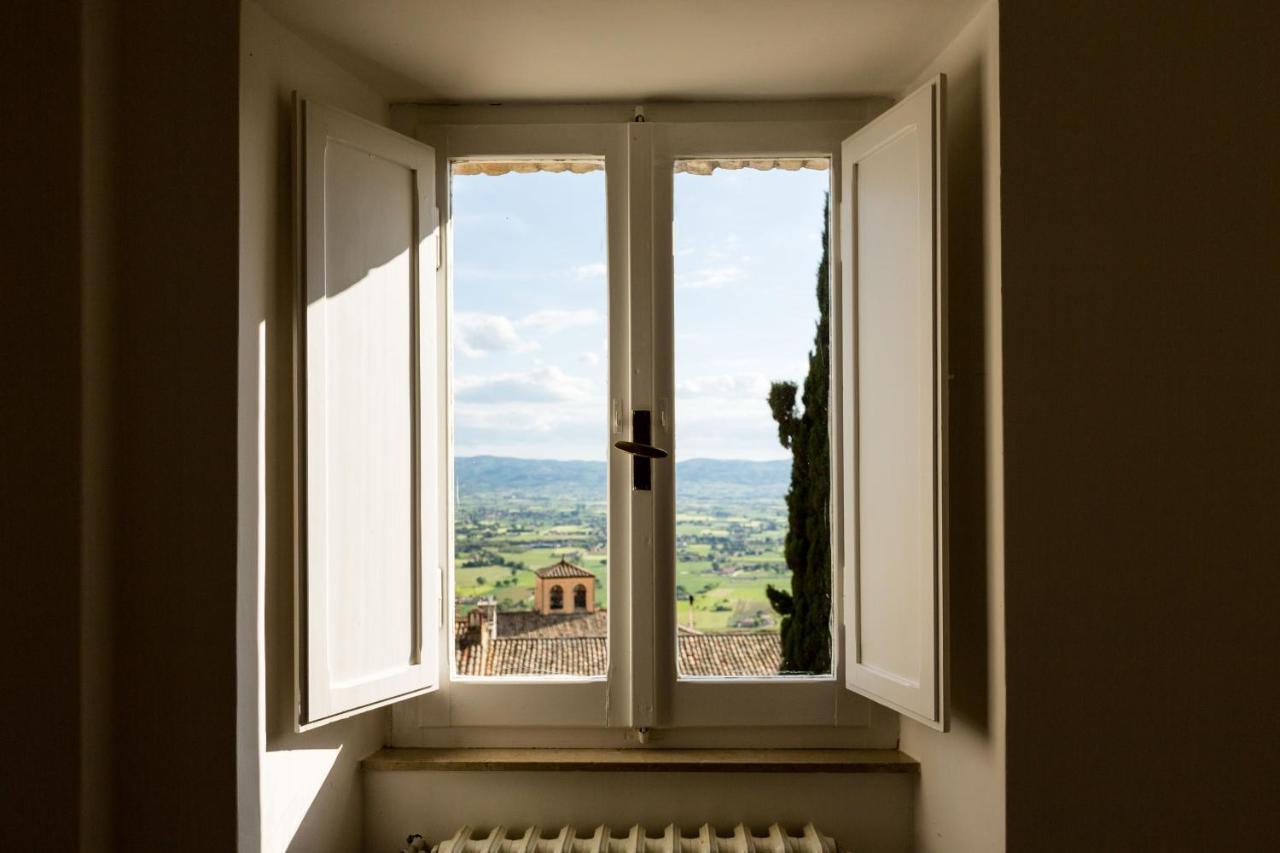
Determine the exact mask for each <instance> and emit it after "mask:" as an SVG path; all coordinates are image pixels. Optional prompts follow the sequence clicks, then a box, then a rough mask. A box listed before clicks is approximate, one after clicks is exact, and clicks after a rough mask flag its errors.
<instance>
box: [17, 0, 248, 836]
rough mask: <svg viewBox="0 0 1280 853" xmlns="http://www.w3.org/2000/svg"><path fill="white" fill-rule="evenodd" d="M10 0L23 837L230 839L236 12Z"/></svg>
mask: <svg viewBox="0 0 1280 853" xmlns="http://www.w3.org/2000/svg"><path fill="white" fill-rule="evenodd" d="M4 14H5V17H4V19H3V20H2V21H0V38H2V39H3V40H4V45H3V47H0V56H2V57H3V58H4V60H5V62H4V73H3V75H0V78H2V79H3V88H4V99H3V103H4V104H5V107H6V114H7V115H9V116H10V117H11V119H12V121H11V127H10V128H9V129H8V131H6V133H4V134H2V135H0V136H2V137H3V140H4V142H3V145H4V150H3V153H2V154H0V161H2V162H3V163H4V164H5V168H6V185H5V193H4V194H3V195H4V198H5V202H6V215H5V217H4V223H3V228H0V232H3V235H4V238H5V241H6V242H5V245H4V247H3V252H2V254H0V256H2V257H3V258H4V268H3V273H2V274H0V275H2V278H0V295H2V298H3V299H4V304H3V307H2V310H0V317H2V318H3V326H2V327H0V342H2V343H0V346H3V347H4V350H3V354H2V357H0V365H3V368H2V369H3V370H4V371H5V379H4V383H3V388H4V390H3V405H0V409H2V410H3V412H4V417H3V424H4V426H5V432H4V434H3V436H2V437H3V439H4V443H3V446H4V453H3V458H4V462H5V471H4V475H3V479H2V481H0V482H3V486H2V487H0V495H2V496H3V498H2V499H3V503H2V504H0V517H2V518H3V531H4V534H3V545H2V547H0V550H2V556H0V565H2V566H3V569H4V572H3V576H4V581H5V590H4V595H3V596H0V600H2V601H3V602H4V604H3V608H4V609H3V611H2V612H0V625H2V626H3V630H4V631H5V637H4V643H5V649H6V650H7V654H6V658H5V662H6V669H5V679H4V680H5V685H6V690H5V702H4V703H3V704H4V714H5V717H6V720H5V722H4V724H3V726H0V731H3V732H4V733H5V735H4V737H5V739H4V742H3V750H4V753H3V754H4V761H5V774H6V781H5V784H4V786H3V790H4V793H3V794H2V795H0V808H3V817H4V826H5V832H4V841H3V844H4V846H5V849H13V850H41V849H51V848H59V847H60V848H64V849H83V850H95V849H103V850H107V849H111V850H154V849H169V848H173V849H177V848H181V847H184V846H187V847H191V846H195V847H199V848H203V849H219V850H227V849H232V848H233V847H234V844H235V826H236V796H235V767H236V765H235V716H234V710H235V705H234V699H233V697H234V696H235V665H236V659H235V633H234V632H235V628H234V625H235V593H236V584H235V568H234V567H235V540H234V534H233V531H234V529H235V490H236V482H235V475H234V469H233V468H232V467H231V464H230V463H231V460H232V459H233V458H234V455H235V441H236V433H235V412H236V385H235V380H234V370H235V367H234V365H235V358H236V353H235V338H236V325H235V323H236V321H235V315H236V287H235V281H236V274H237V270H236V243H237V236H238V235H237V225H236V222H237V197H236V145H235V137H236V130H235V129H236V88H237V86H236V80H237V74H238V63H237V52H236V44H237V40H238V32H237V17H238V14H237V8H236V5H235V4H234V3H231V2H224V3H218V2H209V3H203V4H186V5H182V6H176V5H174V4H170V3H162V2H152V1H151V0H131V2H128V3H123V2H114V1H113V0H91V1H90V2H84V3H73V2H67V3H14V4H5V5H4ZM82 24H83V26H82ZM196 201H198V203H193V202H196ZM9 205H12V207H10V206H9ZM10 430H12V432H10Z"/></svg>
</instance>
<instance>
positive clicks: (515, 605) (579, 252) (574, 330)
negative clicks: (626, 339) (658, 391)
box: [451, 161, 608, 677]
mask: <svg viewBox="0 0 1280 853" xmlns="http://www.w3.org/2000/svg"><path fill="white" fill-rule="evenodd" d="M452 171H453V175H452V180H451V184H452V217H453V222H452V233H453V254H452V263H453V267H452V274H453V317H452V320H453V326H452V334H453V394H454V432H453V448H454V476H455V485H456V488H457V492H456V503H455V511H454V565H453V584H454V586H453V588H454V607H455V631H454V637H455V656H454V664H455V667H456V670H455V672H456V673H457V674H459V675H463V676H481V677H488V676H492V677H501V676H529V675H541V676H565V677H570V676H573V677H583V676H588V677H602V676H603V675H604V674H605V669H606V652H607V641H606V635H607V618H608V617H607V610H608V596H607V592H608V590H607V584H606V581H607V575H608V573H607V568H606V564H607V560H606V557H607V541H606V519H605V511H606V494H605V490H606V485H605V481H606V478H605V462H606V452H607V448H608V432H607V422H606V418H607V410H608V372H607V370H608V369H607V364H606V356H607V353H608V349H607V347H606V334H607V329H608V324H607V322H606V315H607V311H608V280H607V276H606V274H605V273H606V258H605V247H606V243H605V229H606V225H605V176H604V165H603V163H600V162H595V161H575V162H572V163H569V162H565V161H558V162H547V163H542V164H537V165H535V164H532V163H519V162H516V163H477V162H475V161H457V162H455V163H453V164H452Z"/></svg>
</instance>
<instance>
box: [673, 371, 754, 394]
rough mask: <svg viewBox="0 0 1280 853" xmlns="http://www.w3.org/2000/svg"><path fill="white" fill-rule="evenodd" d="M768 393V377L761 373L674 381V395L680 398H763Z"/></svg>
mask: <svg viewBox="0 0 1280 853" xmlns="http://www.w3.org/2000/svg"><path fill="white" fill-rule="evenodd" d="M768 393H769V378H768V377H767V376H765V375H764V374H762V373H731V374H722V375H719V376H698V377H695V378H693V379H685V380H683V381H680V382H677V383H676V395H677V397H678V398H681V399H692V398H697V397H715V398H720V399H735V398H749V399H751V400H760V399H764V398H765V395H767V394H768Z"/></svg>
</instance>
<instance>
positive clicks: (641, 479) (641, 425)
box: [613, 409, 670, 492]
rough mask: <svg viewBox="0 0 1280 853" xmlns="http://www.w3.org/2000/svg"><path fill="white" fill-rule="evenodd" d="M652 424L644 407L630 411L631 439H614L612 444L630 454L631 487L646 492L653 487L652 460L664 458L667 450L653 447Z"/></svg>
mask: <svg viewBox="0 0 1280 853" xmlns="http://www.w3.org/2000/svg"><path fill="white" fill-rule="evenodd" d="M652 440H653V426H652V423H651V422H650V416H649V412H648V410H646V409H636V410H635V411H634V412H632V413H631V441H615V442H614V443H613V446H614V447H616V448H618V449H619V450H621V451H622V452H623V453H630V454H631V457H632V458H631V488H633V489H636V490H638V491H642V492H647V491H649V490H651V489H652V488H653V460H654V459H666V458H667V456H668V455H670V454H668V453H667V451H665V450H663V449H662V448H661V447H654V446H653V445H652V444H650V443H649V442H650V441H652Z"/></svg>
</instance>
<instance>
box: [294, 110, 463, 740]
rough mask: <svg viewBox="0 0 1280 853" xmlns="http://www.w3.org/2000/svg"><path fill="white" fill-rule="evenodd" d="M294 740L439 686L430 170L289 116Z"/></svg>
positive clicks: (347, 126) (380, 135)
mask: <svg viewBox="0 0 1280 853" xmlns="http://www.w3.org/2000/svg"><path fill="white" fill-rule="evenodd" d="M296 133H297V134H298V138H297V144H296V148H297V155H298V166H299V174H298V186H297V189H298V208H297V210H298V215H299V232H298V233H299V236H300V245H299V252H298V257H299V262H300V274H301V280H302V288H301V291H302V304H301V305H300V307H299V312H300V313H299V334H300V337H301V349H300V351H301V356H302V359H303V364H302V366H301V370H300V372H299V380H300V382H299V386H300V387H299V391H300V398H301V399H300V407H299V408H300V412H299V414H300V417H299V428H300V442H299V450H300V454H301V459H300V461H299V466H298V470H299V472H300V476H301V478H302V486H301V489H300V498H301V506H300V518H299V521H300V537H299V538H300V541H299V561H300V562H299V583H298V594H299V599H300V600H299V608H298V613H299V616H300V620H301V622H300V630H299V647H298V651H299V686H300V691H299V693H300V695H299V700H300V702H299V704H300V708H299V725H300V726H301V727H308V726H312V725H315V724H317V723H320V722H327V721H328V720H330V719H334V718H337V717H339V716H346V715H349V714H350V713H351V712H353V711H358V710H361V709H366V708H369V707H374V706H377V705H380V704H385V703H386V702H388V701H391V700H395V699H399V698H404V697H406V696H409V695H413V694H415V693H420V692H423V691H427V690H432V689H434V688H435V687H436V686H437V685H438V679H437V677H436V673H437V655H438V650H439V643H438V639H437V638H438V632H437V631H436V630H435V628H436V622H437V620H438V618H439V617H438V613H439V607H438V603H437V597H438V595H439V583H438V580H437V571H438V569H437V566H438V561H437V560H436V555H437V554H438V552H439V546H440V533H441V525H440V523H439V517H440V515H441V513H440V503H439V481H440V473H441V471H442V467H441V462H442V459H441V453H442V448H443V443H442V440H441V439H442V435H441V433H440V431H439V429H438V417H437V416H438V414H439V412H440V411H441V410H442V409H443V408H444V407H445V406H446V399H445V398H444V397H443V395H442V394H441V393H440V391H441V387H440V385H439V383H438V381H437V375H438V371H437V365H438V363H439V360H440V358H441V357H442V353H441V350H440V340H441V338H440V335H439V334H438V327H439V317H438V310H437V305H438V302H437V294H436V292H435V291H436V287H435V276H434V275H433V274H432V273H433V271H434V270H435V266H436V259H435V255H436V253H437V249H436V235H435V231H436V217H435V213H434V207H435V201H434V195H435V184H434V168H435V155H434V152H433V151H432V149H431V148H429V147H427V146H425V145H422V144H420V143H418V142H415V141H413V140H411V139H408V138H406V137H402V136H400V135H399V134H396V133H393V132H391V131H389V130H387V129H385V128H382V127H379V126H377V125H373V124H370V123H368V122H366V121H364V120H362V119H359V118H356V117H354V116H351V115H348V114H346V113H343V112H340V111H338V110H335V109H332V108H329V107H325V106H323V105H320V104H315V103H311V102H306V101H300V102H299V107H298V111H297V127H296Z"/></svg>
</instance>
